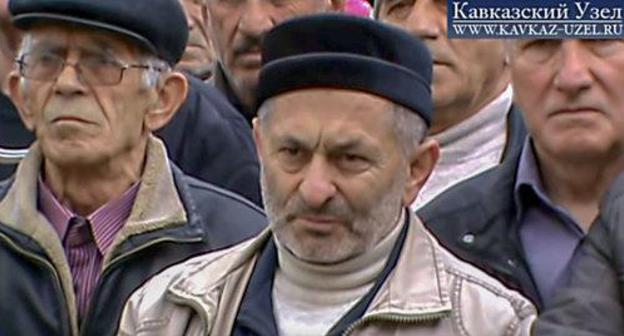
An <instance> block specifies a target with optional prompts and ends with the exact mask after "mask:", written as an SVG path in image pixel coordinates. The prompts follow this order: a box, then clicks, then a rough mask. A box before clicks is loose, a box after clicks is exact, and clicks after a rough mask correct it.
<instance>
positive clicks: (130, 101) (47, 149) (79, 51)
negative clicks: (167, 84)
mask: <svg viewBox="0 0 624 336" xmlns="http://www.w3.org/2000/svg"><path fill="white" fill-rule="evenodd" d="M25 39H26V41H27V42H26V43H25V47H24V50H22V54H24V53H31V54H35V53H41V54H45V55H54V56H58V57H61V58H63V59H65V61H66V62H67V63H69V64H75V63H76V62H81V61H84V60H86V59H89V60H101V61H102V62H104V63H106V62H108V60H116V61H119V62H122V63H125V64H138V63H141V60H139V58H138V50H136V48H133V47H132V45H131V44H130V43H129V42H127V41H126V40H124V39H122V38H120V37H118V36H117V35H115V34H112V33H107V32H101V31H95V30H89V29H85V28H76V27H70V26H64V25H41V26H36V27H33V28H32V29H31V30H29V32H28V33H27V35H26V37H25ZM142 71H143V70H142V69H137V68H129V69H126V70H125V71H124V73H123V79H122V80H121V82H119V83H118V84H116V85H111V86H93V85H90V84H89V83H85V82H84V80H80V79H79V76H78V72H77V68H76V67H75V66H71V65H66V66H65V67H64V69H63V70H62V72H61V73H60V75H59V76H58V78H57V79H56V80H50V81H42V80H35V79H26V78H23V77H18V76H19V74H18V73H17V72H15V73H13V74H12V76H13V77H15V80H14V81H12V82H11V83H12V84H11V85H12V98H13V100H14V101H15V102H16V104H17V105H18V107H19V108H20V110H21V111H22V115H23V116H24V118H23V119H24V121H25V123H26V125H27V127H28V128H29V129H31V130H33V131H34V132H35V134H36V137H37V140H38V141H39V143H40V145H41V149H42V151H43V153H44V156H45V157H46V159H48V160H51V161H52V162H55V163H56V164H58V165H68V166H73V167H76V166H81V165H94V164H98V163H100V162H106V161H109V160H112V159H113V158H115V157H119V156H122V155H124V154H126V153H128V152H129V151H132V150H133V149H135V148H137V146H140V145H141V144H143V143H144V142H145V141H146V137H147V134H148V130H147V129H146V127H145V125H144V118H145V114H146V112H147V110H148V109H149V108H150V106H151V105H154V104H155V101H156V92H155V91H156V90H155V89H146V88H145V87H144V86H143V85H142Z"/></svg>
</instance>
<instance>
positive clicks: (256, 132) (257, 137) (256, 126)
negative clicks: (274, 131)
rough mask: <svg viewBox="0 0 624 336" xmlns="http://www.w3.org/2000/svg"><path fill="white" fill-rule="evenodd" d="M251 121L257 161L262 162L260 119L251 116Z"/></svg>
mask: <svg viewBox="0 0 624 336" xmlns="http://www.w3.org/2000/svg"><path fill="white" fill-rule="evenodd" d="M251 123H252V125H253V138H254V142H255V143H256V153H258V161H260V163H261V164H262V155H263V153H262V134H261V133H262V132H261V130H260V129H261V128H262V125H261V124H260V120H259V119H258V117H255V118H253V120H252V121H251Z"/></svg>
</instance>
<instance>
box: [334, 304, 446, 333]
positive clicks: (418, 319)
mask: <svg viewBox="0 0 624 336" xmlns="http://www.w3.org/2000/svg"><path fill="white" fill-rule="evenodd" d="M450 313H451V311H450V310H444V311H439V312H433V313H424V314H417V315H399V314H393V313H379V314H372V315H368V316H364V318H362V319H360V320H358V321H355V322H353V323H352V324H351V325H350V326H349V328H347V330H345V332H344V333H343V334H342V336H348V335H351V334H352V333H353V332H354V331H355V330H356V329H357V328H359V327H361V326H363V325H365V324H367V323H371V322H389V323H395V324H416V323H422V322H430V321H435V320H439V319H442V318H444V317H447V316H448V315H450Z"/></svg>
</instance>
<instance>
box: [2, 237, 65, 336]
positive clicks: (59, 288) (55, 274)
mask: <svg viewBox="0 0 624 336" xmlns="http://www.w3.org/2000/svg"><path fill="white" fill-rule="evenodd" d="M0 237H1V238H2V239H3V240H5V241H6V242H7V243H8V245H9V246H10V247H11V248H13V249H14V250H15V251H17V252H18V253H21V254H22V255H24V256H26V257H28V258H30V259H32V260H35V261H37V262H38V263H40V264H41V265H43V266H44V267H45V268H47V269H48V270H49V271H50V272H51V273H52V278H53V279H54V285H55V287H56V289H57V295H58V296H59V299H60V300H59V302H65V305H66V306H67V307H66V308H67V317H68V318H69V324H70V325H69V330H70V332H71V334H72V335H74V326H73V323H72V316H70V313H69V312H70V311H71V309H69V306H68V305H69V301H68V300H67V298H66V297H65V291H64V290H63V285H62V284H61V278H60V276H59V274H58V272H57V271H56V268H54V265H52V263H50V262H48V261H47V260H46V259H44V258H42V257H40V256H38V255H36V254H34V253H32V252H29V251H28V250H26V249H23V248H21V247H19V246H18V245H17V244H15V243H14V242H13V240H12V239H11V238H9V237H8V236H6V235H5V234H3V233H1V232H0Z"/></svg>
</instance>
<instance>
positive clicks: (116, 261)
mask: <svg viewBox="0 0 624 336" xmlns="http://www.w3.org/2000/svg"><path fill="white" fill-rule="evenodd" d="M202 239H203V238H202V237H197V238H190V239H175V238H170V237H163V238H158V239H155V240H152V241H150V242H147V243H145V244H143V245H141V246H138V247H135V248H134V249H132V250H130V251H128V252H126V253H124V254H121V255H119V256H118V257H116V258H114V259H112V260H111V261H110V262H109V263H108V265H107V266H106V269H105V270H104V272H103V273H102V274H101V275H100V280H99V281H98V282H102V281H103V279H104V278H105V277H106V275H108V273H110V271H111V269H113V266H116V265H117V264H119V263H121V262H122V261H124V260H125V259H127V258H129V257H130V256H131V255H132V254H135V253H137V252H139V251H142V250H144V249H147V248H149V247H152V246H154V245H156V244H160V243H164V242H173V243H197V242H200V241H202ZM100 287H101V286H100V285H98V286H97V288H96V289H95V292H94V293H93V295H92V296H91V300H93V299H95V298H97V297H98V295H99V291H100ZM91 302H92V303H93V301H91ZM92 310H93V307H92V304H89V308H88V309H87V313H86V314H85V319H84V320H83V322H84V324H83V325H82V328H80V329H81V332H80V334H81V335H85V336H86V334H85V331H86V330H88V329H89V328H88V327H89V321H90V320H91V319H90V316H91V311H92ZM120 313H121V312H120ZM115 328H116V326H115Z"/></svg>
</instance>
